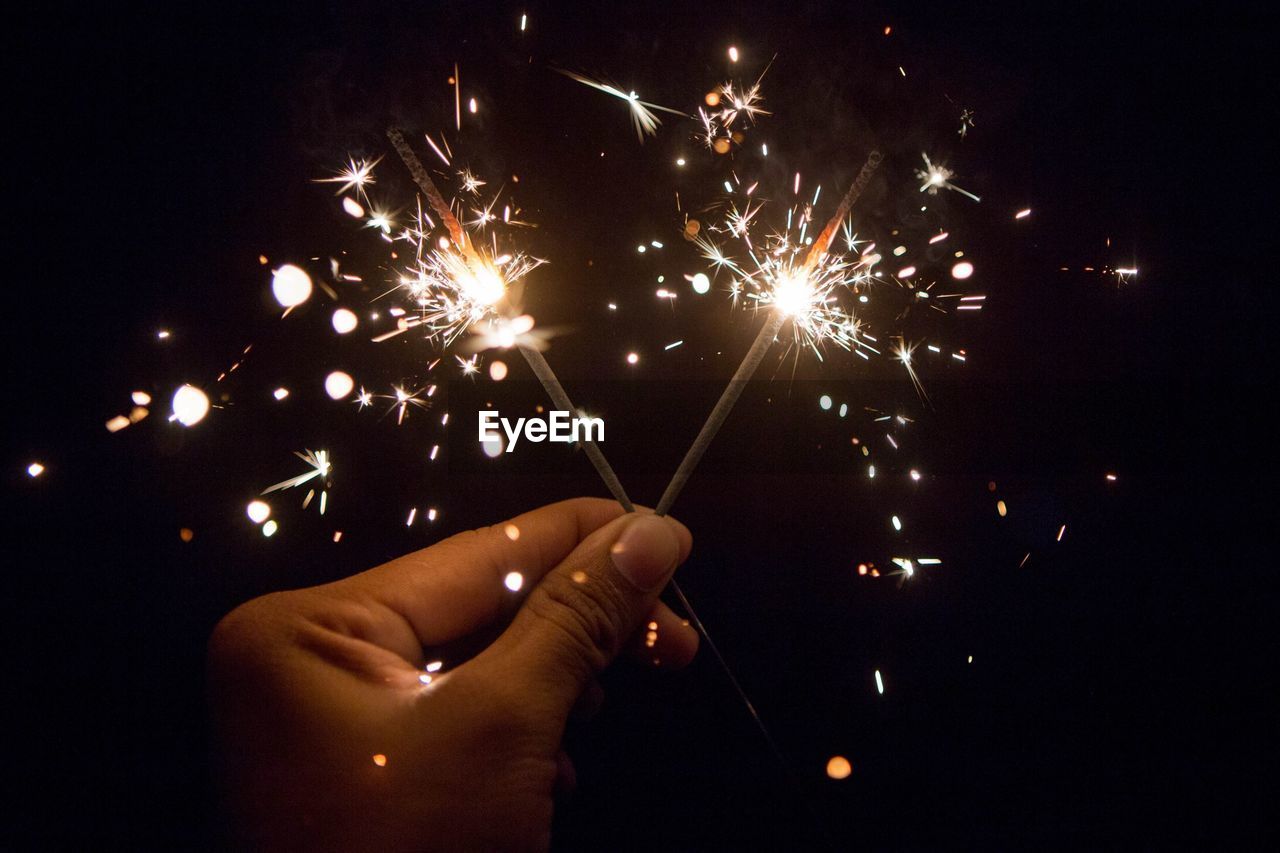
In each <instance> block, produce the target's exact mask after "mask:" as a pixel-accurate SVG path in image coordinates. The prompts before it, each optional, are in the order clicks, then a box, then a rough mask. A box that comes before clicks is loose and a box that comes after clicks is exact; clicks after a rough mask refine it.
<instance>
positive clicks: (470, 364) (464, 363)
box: [454, 353, 480, 376]
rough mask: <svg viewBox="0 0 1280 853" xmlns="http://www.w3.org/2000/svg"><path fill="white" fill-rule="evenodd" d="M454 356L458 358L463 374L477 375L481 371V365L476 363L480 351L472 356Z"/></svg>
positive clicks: (459, 367)
mask: <svg viewBox="0 0 1280 853" xmlns="http://www.w3.org/2000/svg"><path fill="white" fill-rule="evenodd" d="M454 358H455V359H457V361H458V369H459V370H461V371H462V375H463V376H475V375H476V374H477V373H479V372H480V366H479V365H478V364H477V363H476V362H477V360H478V359H479V358H480V355H479V353H477V354H475V355H473V356H471V358H463V357H462V356H460V355H455V356H454Z"/></svg>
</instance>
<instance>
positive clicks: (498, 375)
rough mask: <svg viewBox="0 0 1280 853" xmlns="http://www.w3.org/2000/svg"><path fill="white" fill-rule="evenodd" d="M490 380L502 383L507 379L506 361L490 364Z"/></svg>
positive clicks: (495, 361)
mask: <svg viewBox="0 0 1280 853" xmlns="http://www.w3.org/2000/svg"><path fill="white" fill-rule="evenodd" d="M489 378H490V379H492V380H493V381H494V382H501V381H502V380H504V379H506V378H507V363H506V362H505V361H497V360H494V361H491V362H489Z"/></svg>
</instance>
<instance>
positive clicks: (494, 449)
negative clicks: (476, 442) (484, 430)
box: [480, 435, 504, 459]
mask: <svg viewBox="0 0 1280 853" xmlns="http://www.w3.org/2000/svg"><path fill="white" fill-rule="evenodd" d="M503 447H504V445H503V443H502V436H500V435H499V436H495V437H494V438H489V439H485V440H484V441H482V442H480V449H481V450H483V451H484V455H485V456H488V457H489V458H490V459H497V458H498V457H499V456H501V455H502V450H503Z"/></svg>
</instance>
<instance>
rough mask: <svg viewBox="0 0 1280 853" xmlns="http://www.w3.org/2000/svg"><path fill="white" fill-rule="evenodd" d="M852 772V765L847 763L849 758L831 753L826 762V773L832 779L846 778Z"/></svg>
mask: <svg viewBox="0 0 1280 853" xmlns="http://www.w3.org/2000/svg"><path fill="white" fill-rule="evenodd" d="M852 772H853V767H852V766H851V765H850V764H849V759H847V758H845V757H844V756H843V755H833V756H831V759H830V760H829V761H828V762H827V775H828V776H829V777H831V778H832V779H848V778H849V774H850V773H852Z"/></svg>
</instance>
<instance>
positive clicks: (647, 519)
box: [609, 515, 680, 592]
mask: <svg viewBox="0 0 1280 853" xmlns="http://www.w3.org/2000/svg"><path fill="white" fill-rule="evenodd" d="M609 553H610V554H611V555H612V557H613V564H614V565H615V566H616V567H617V568H618V571H619V572H621V573H622V576H623V577H624V578H626V579H627V580H629V581H630V582H631V584H632V586H635V587H636V588H638V589H640V590H643V591H645V592H649V591H650V590H652V589H653V588H654V587H656V586H658V584H660V583H662V582H663V581H664V580H666V578H667V574H668V573H670V571H671V570H672V569H673V568H674V567H675V564H676V559H677V558H678V557H679V556H680V543H679V541H677V539H676V533H675V530H673V529H672V527H671V525H670V524H668V523H667V522H666V521H664V520H663V519H661V518H658V517H656V516H652V515H642V516H639V517H637V518H636V519H635V520H633V521H632V522H631V523H630V524H628V525H627V527H626V529H625V530H623V531H622V535H621V536H619V537H618V541H617V542H614V543H613V548H611V549H610V551H609Z"/></svg>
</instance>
